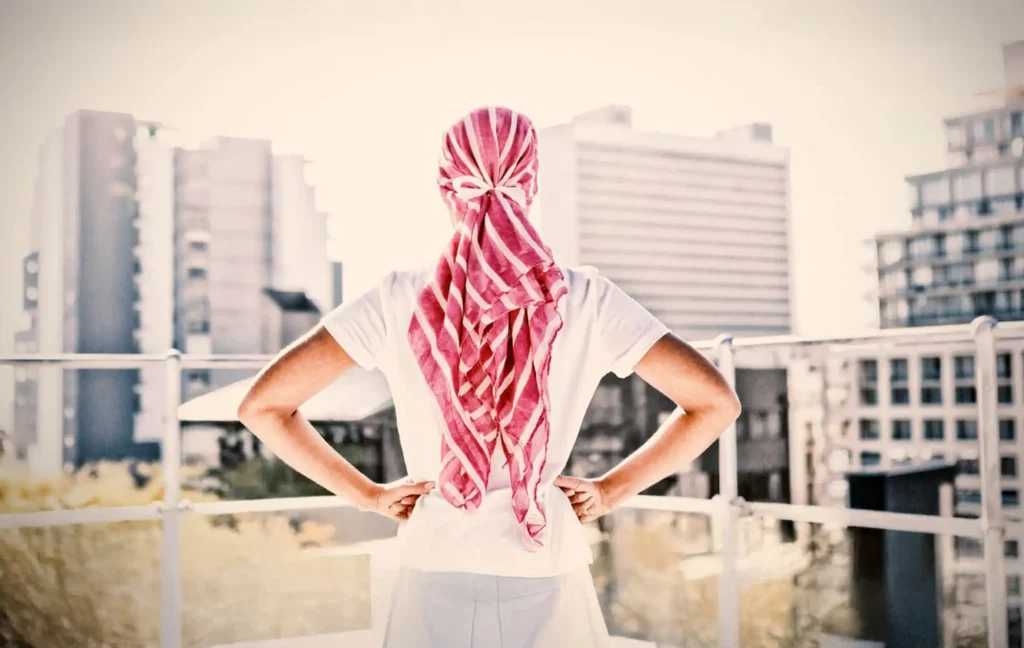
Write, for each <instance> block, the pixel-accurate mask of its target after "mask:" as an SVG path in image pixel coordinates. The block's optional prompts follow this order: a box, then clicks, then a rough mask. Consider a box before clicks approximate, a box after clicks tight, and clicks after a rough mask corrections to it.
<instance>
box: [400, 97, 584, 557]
mask: <svg viewBox="0 0 1024 648" xmlns="http://www.w3.org/2000/svg"><path fill="white" fill-rule="evenodd" d="M438 184H439V186H440V190H441V196H442V197H443V198H444V201H445V203H446V204H447V205H448V207H449V209H450V210H451V211H452V212H453V213H454V214H456V215H457V216H458V218H459V223H458V225H457V227H456V231H455V233H454V235H453V236H452V238H451V241H450V242H449V243H448V245H447V246H446V248H445V251H444V254H443V255H442V256H441V258H440V260H439V261H438V263H437V267H436V270H435V272H434V274H433V276H432V278H431V280H430V281H429V282H428V284H427V286H426V287H425V288H424V290H423V292H422V293H421V294H420V296H419V300H418V303H417V307H416V310H415V314H414V315H413V318H412V321H411V322H410V324H409V341H410V343H411V345H412V349H413V352H414V354H415V355H416V358H417V361H418V363H419V367H420V370H421V371H422V373H423V376H424V378H425V379H426V381H427V384H428V385H429V386H430V389H431V391H432V392H433V394H434V397H435V398H436V400H437V403H438V405H439V406H440V410H441V413H442V415H443V416H444V419H445V424H446V425H445V426H444V427H443V429H444V436H443V438H442V440H441V455H442V457H441V473H440V475H439V476H438V482H437V483H438V489H439V491H440V493H441V494H442V495H443V497H444V498H445V499H446V500H447V501H448V502H449V503H450V504H452V505H453V506H455V507H458V508H462V509H466V510H475V509H476V508H477V507H479V505H480V503H481V501H482V498H483V494H484V493H485V492H486V491H487V481H488V477H489V475H490V464H491V458H492V456H494V450H495V444H500V447H501V449H502V452H503V454H504V457H505V460H506V464H507V469H508V471H509V477H510V481H511V487H512V508H513V510H514V512H515V515H516V518H517V519H518V521H519V523H520V527H521V529H522V531H523V541H524V545H525V546H526V547H527V548H529V549H536V548H539V547H540V546H543V531H544V529H545V527H546V525H547V515H546V507H545V504H544V502H543V501H542V498H541V497H539V492H540V489H539V486H540V479H541V473H542V471H543V468H544V463H545V461H546V458H547V442H548V437H549V434H550V423H549V420H548V409H549V401H548V387H547V380H548V373H549V364H550V358H551V345H552V343H553V342H554V339H555V336H556V335H557V334H558V331H559V330H560V329H561V326H562V317H561V315H560V313H559V302H560V300H561V299H562V297H563V296H564V295H565V294H566V292H567V288H566V284H565V277H564V276H563V274H562V272H561V270H560V269H559V268H558V266H557V265H555V262H554V259H553V258H552V255H551V250H550V249H549V248H548V247H547V246H546V245H544V243H543V242H542V241H541V239H540V237H539V236H538V234H537V231H536V230H535V229H534V227H533V226H532V225H531V224H530V222H529V220H527V218H526V212H527V209H528V208H529V206H530V203H531V202H532V200H533V197H534V196H535V195H536V192H537V136H536V132H535V130H534V128H533V125H532V124H531V123H530V121H529V120H528V119H527V118H526V117H524V116H522V115H520V114H517V113H515V112H513V111H511V110H508V109H506V108H500V107H488V108H480V109H477V110H475V111H473V112H472V113H470V114H469V115H467V116H466V117H465V118H464V119H462V120H461V121H459V122H457V123H456V124H455V125H453V126H452V127H451V128H450V129H449V130H448V132H447V133H446V134H445V136H444V139H443V142H442V153H441V159H440V175H439V178H438Z"/></svg>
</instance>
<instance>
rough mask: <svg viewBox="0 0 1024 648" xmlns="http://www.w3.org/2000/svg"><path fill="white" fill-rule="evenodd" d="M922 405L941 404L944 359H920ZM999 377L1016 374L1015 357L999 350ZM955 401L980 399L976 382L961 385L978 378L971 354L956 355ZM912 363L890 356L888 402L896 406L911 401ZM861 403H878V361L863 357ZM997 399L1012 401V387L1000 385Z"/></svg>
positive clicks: (1005, 403) (970, 401)
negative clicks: (909, 384) (910, 373)
mask: <svg viewBox="0 0 1024 648" xmlns="http://www.w3.org/2000/svg"><path fill="white" fill-rule="evenodd" d="M920 363H921V365H920V369H921V385H922V386H921V389H920V399H921V404H922V405H941V404H942V401H943V393H942V384H941V383H942V358H940V357H938V356H927V357H923V358H921V359H920ZM996 377H997V378H998V379H999V380H1000V381H1008V380H1010V379H1011V378H1012V377H1013V362H1012V356H1011V355H1010V354H1009V353H1000V354H999V355H997V356H996ZM953 378H954V381H955V383H960V384H954V390H953V402H954V403H956V404H958V405H970V404H973V403H976V402H977V400H978V394H977V389H976V388H975V386H974V385H967V384H962V383H963V381H967V380H973V379H974V378H975V360H974V356H972V355H964V356H955V357H954V358H953ZM908 380H909V363H908V361H907V359H906V358H890V359H889V384H890V390H889V391H890V393H889V402H890V403H891V404H893V405H909V404H910V388H909V387H908V384H907V383H908ZM859 382H860V386H861V387H860V403H861V405H868V406H871V405H877V404H878V391H879V390H878V360H875V359H864V360H861V361H860V363H859ZM997 399H998V401H999V403H1000V404H1003V405H1009V404H1012V403H1013V386H1012V385H1011V384H1005V383H1004V384H1000V385H998V387H997Z"/></svg>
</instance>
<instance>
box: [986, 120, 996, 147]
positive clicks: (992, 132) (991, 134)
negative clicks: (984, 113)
mask: <svg viewBox="0 0 1024 648" xmlns="http://www.w3.org/2000/svg"><path fill="white" fill-rule="evenodd" d="M995 138H996V122H995V120H994V119H992V118H991V117H989V118H988V119H986V120H985V141H986V142H991V141H993V140H994V139H995Z"/></svg>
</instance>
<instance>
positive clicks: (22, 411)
mask: <svg viewBox="0 0 1024 648" xmlns="http://www.w3.org/2000/svg"><path fill="white" fill-rule="evenodd" d="M304 164H305V162H304V160H303V159H302V158H300V157H297V156H275V155H274V154H273V152H272V150H271V145H270V142H267V141H262V140H248V139H237V138H219V139H215V140H213V141H212V142H210V143H208V144H206V145H205V146H202V147H200V148H198V149H194V150H192V149H183V148H174V147H172V146H170V145H169V144H167V143H165V142H164V141H162V136H161V127H160V125H159V124H157V123H154V122H146V121H141V120H137V119H135V118H134V117H133V116H132V115H128V114H121V113H109V112H98V111H79V112H76V113H74V114H72V115H70V116H69V117H68V118H67V119H66V121H65V123H64V124H63V125H62V127H61V128H59V129H57V131H55V132H54V133H53V134H52V135H51V136H50V137H49V138H48V140H47V141H46V143H45V144H44V146H43V147H42V149H41V151H40V157H39V171H38V179H37V185H36V192H35V200H34V205H33V211H32V213H31V214H30V215H29V216H30V217H31V219H32V230H31V231H32V240H31V246H30V250H29V251H28V253H27V254H26V255H25V256H24V258H23V263H22V269H23V284H24V290H23V310H24V313H25V322H26V324H25V327H24V329H23V330H22V331H19V332H18V333H17V334H16V339H15V342H16V346H15V348H16V351H17V352H19V353H47V354H54V353H157V354H158V353H163V352H165V351H167V350H168V349H170V348H172V347H173V348H177V349H179V350H181V351H184V352H186V353H198V354H208V353H240V354H258V353H261V352H266V351H267V349H266V348H265V340H264V338H263V335H262V330H263V327H262V326H261V322H260V318H261V317H263V316H265V315H266V313H267V309H266V307H265V305H264V299H265V293H264V289H265V288H268V287H274V286H275V282H278V281H280V282H283V283H286V284H288V286H289V287H290V290H298V291H299V292H304V293H306V294H308V295H311V296H312V298H313V299H315V300H318V301H319V302H322V303H323V308H330V307H333V306H334V305H336V304H337V303H338V302H339V300H340V294H336V293H339V292H340V281H339V280H338V279H339V277H340V265H338V264H333V263H332V262H331V261H329V259H328V256H327V247H326V246H327V240H326V218H327V215H326V214H324V213H323V212H322V211H319V210H317V209H316V206H315V200H314V191H313V188H312V187H310V186H309V185H308V184H306V183H305V180H304V175H303V170H302V169H303V165H304ZM336 284H337V286H336ZM276 350H278V349H273V351H276ZM163 372H164V370H163V368H162V367H160V366H153V367H151V368H143V369H140V370H132V371H127V370H111V371H99V370H88V371H71V370H66V371H65V370H62V369H60V368H54V367H47V366H40V367H18V368H17V370H16V372H15V405H14V430H13V433H12V445H13V447H14V454H15V455H16V456H17V457H18V458H19V459H20V460H22V461H26V462H28V463H29V464H30V466H31V468H32V470H33V472H34V473H36V474H40V475H52V474H54V473H56V472H59V471H61V470H70V469H74V468H77V467H79V466H81V465H83V464H86V463H90V462H95V461H99V460H121V459H127V458H139V459H154V458H156V457H157V456H158V455H159V441H160V438H161V435H162V433H163V430H164V425H163V422H164V421H165V420H166V417H167V416H168V415H169V412H168V411H167V406H166V389H165V386H166V385H165V382H164V373H163ZM218 373H219V372H218ZM248 373H250V372H231V371H226V372H223V374H224V375H210V372H207V371H190V372H186V375H185V376H184V377H183V380H184V389H185V394H184V395H185V397H191V396H195V395H197V394H198V393H202V392H204V391H206V390H208V389H210V388H211V387H214V386H217V385H222V384H227V383H230V382H233V381H234V380H236V379H238V378H239V377H244V376H245V375H247V374H248Z"/></svg>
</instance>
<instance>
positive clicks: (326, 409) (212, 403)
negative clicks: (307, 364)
mask: <svg viewBox="0 0 1024 648" xmlns="http://www.w3.org/2000/svg"><path fill="white" fill-rule="evenodd" d="M254 380H255V378H248V379H246V380H240V381H238V382H236V383H232V384H230V385H228V386H226V387H222V388H220V389H217V390H215V391H212V392H209V393H208V394H203V395H202V396H199V397H198V398H193V399H192V400H190V401H188V402H186V403H182V404H181V405H180V406H179V407H178V420H179V421H181V422H182V423H204V422H209V423H224V422H235V421H238V406H239V405H240V404H241V402H242V398H244V397H245V394H246V392H248V391H249V386H250V385H252V383H253V381H254ZM390 406H391V390H390V389H389V388H388V383H387V380H385V379H384V374H382V373H381V372H380V371H376V370H374V371H366V370H365V369H360V368H359V367H355V368H353V369H350V370H349V371H346V372H345V373H344V374H343V375H342V376H341V377H340V378H338V380H336V381H335V382H334V383H332V384H330V385H328V386H327V387H326V388H325V389H324V390H323V391H321V392H320V393H319V394H317V395H316V396H314V397H313V398H311V399H309V401H307V402H306V404H305V405H303V406H302V407H301V408H300V409H299V411H301V412H302V413H303V414H304V415H305V416H306V418H307V419H309V420H310V421H318V422H321V421H324V422H326V421H358V420H360V419H364V418H366V417H367V416H372V415H373V414H376V413H377V412H380V411H381V410H384V409H386V408H388V407H390Z"/></svg>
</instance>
